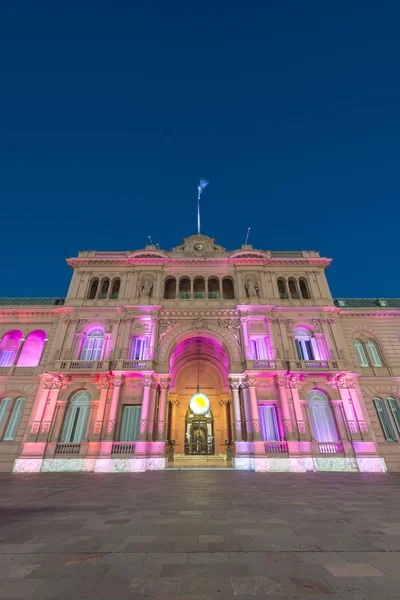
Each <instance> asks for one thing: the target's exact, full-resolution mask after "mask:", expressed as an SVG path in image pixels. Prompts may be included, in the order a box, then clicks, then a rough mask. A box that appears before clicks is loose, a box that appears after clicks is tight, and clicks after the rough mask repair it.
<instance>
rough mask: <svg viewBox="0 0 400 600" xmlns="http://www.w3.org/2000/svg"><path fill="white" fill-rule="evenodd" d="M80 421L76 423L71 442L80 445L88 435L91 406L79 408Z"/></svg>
mask: <svg viewBox="0 0 400 600" xmlns="http://www.w3.org/2000/svg"><path fill="white" fill-rule="evenodd" d="M78 408H79V414H78V420H77V423H76V427H75V431H74V433H73V439H72V440H71V442H76V443H80V442H82V441H83V439H84V437H85V433H86V428H87V423H88V419H89V411H90V407H89V406H79V407H78Z"/></svg>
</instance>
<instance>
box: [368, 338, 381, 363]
mask: <svg viewBox="0 0 400 600" xmlns="http://www.w3.org/2000/svg"><path fill="white" fill-rule="evenodd" d="M367 350H368V354H369V358H370V361H371V363H372V365H373V366H374V367H383V364H382V361H381V357H380V355H379V352H378V348H377V345H376V343H375V342H374V341H373V340H367Z"/></svg>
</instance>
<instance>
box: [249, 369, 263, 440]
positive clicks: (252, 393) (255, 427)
mask: <svg viewBox="0 0 400 600" xmlns="http://www.w3.org/2000/svg"><path fill="white" fill-rule="evenodd" d="M246 383H247V384H248V390H249V399H250V414H251V436H252V441H259V440H261V432H260V418H259V415H258V403H257V390H256V385H257V380H256V378H255V377H254V375H247V382H246Z"/></svg>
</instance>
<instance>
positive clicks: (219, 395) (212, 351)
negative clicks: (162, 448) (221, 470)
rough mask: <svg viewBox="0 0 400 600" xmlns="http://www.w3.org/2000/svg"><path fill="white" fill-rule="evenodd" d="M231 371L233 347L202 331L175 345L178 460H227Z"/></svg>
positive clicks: (172, 430) (173, 419)
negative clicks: (225, 347)
mask: <svg viewBox="0 0 400 600" xmlns="http://www.w3.org/2000/svg"><path fill="white" fill-rule="evenodd" d="M228 372H229V358H228V355H227V352H226V351H225V349H224V348H223V346H222V344H221V343H218V342H217V341H216V340H215V339H212V338H211V337H207V336H206V335H204V336H203V335H200V334H199V333H198V332H196V334H194V335H193V336H192V337H186V338H185V339H183V340H181V341H179V342H178V343H177V345H176V346H175V349H174V351H173V352H172V354H171V358H170V374H171V385H170V390H169V401H170V406H169V419H168V427H167V438H168V440H170V441H171V442H172V444H173V448H174V456H175V458H176V459H180V458H183V457H185V456H186V457H200V458H201V457H204V458H206V457H208V458H209V457H216V458H220V459H221V460H222V459H225V457H226V455H227V447H229V445H230V443H231V441H232V416H231V393H230V388H229V382H228ZM198 392H200V396H199V397H197V396H196V394H197V393H198ZM191 400H192V402H191Z"/></svg>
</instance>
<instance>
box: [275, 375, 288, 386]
mask: <svg viewBox="0 0 400 600" xmlns="http://www.w3.org/2000/svg"><path fill="white" fill-rule="evenodd" d="M275 382H276V385H277V387H283V388H284V387H286V376H285V375H275Z"/></svg>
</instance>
